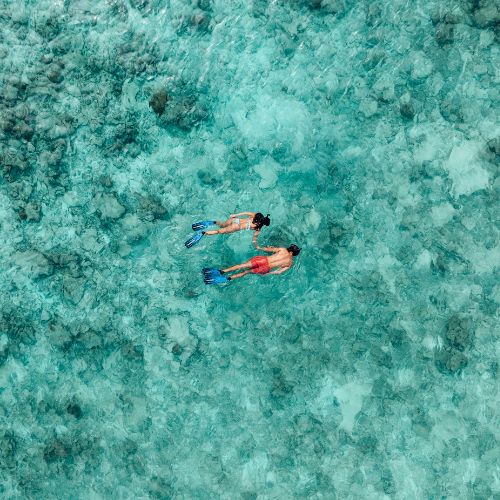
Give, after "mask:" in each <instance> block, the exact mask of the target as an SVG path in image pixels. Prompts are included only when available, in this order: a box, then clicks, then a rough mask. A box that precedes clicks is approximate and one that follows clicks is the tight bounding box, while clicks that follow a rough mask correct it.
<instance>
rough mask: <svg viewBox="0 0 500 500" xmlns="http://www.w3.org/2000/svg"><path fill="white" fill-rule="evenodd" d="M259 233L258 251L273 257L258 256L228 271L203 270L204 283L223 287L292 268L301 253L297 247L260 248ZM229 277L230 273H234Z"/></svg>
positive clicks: (255, 241)
mask: <svg viewBox="0 0 500 500" xmlns="http://www.w3.org/2000/svg"><path fill="white" fill-rule="evenodd" d="M257 235H258V232H257V233H255V234H254V237H253V244H254V246H255V248H256V249H257V250H264V252H268V253H270V254H272V255H257V256H256V257H252V258H251V259H250V260H247V261H246V262H244V263H243V264H237V265H236V266H231V267H228V268H227V269H217V268H205V269H203V274H204V281H205V283H206V284H207V285H221V284H223V283H227V282H228V281H232V280H235V279H237V278H242V277H243V276H246V275H247V274H250V273H252V274H281V273H284V272H285V271H288V269H290V268H291V267H292V264H293V257H296V256H297V255H299V253H300V248H299V247H298V246H297V245H290V246H289V247H288V248H285V247H260V246H259V245H258V244H257ZM235 271H240V272H237V273H235V274H231V276H227V274H228V273H234V272H235Z"/></svg>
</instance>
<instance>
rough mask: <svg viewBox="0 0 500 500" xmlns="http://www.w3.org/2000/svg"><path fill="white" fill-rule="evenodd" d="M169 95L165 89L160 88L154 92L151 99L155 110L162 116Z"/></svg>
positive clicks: (150, 103) (150, 102) (151, 104)
mask: <svg viewBox="0 0 500 500" xmlns="http://www.w3.org/2000/svg"><path fill="white" fill-rule="evenodd" d="M168 99H169V97H168V94H167V92H166V90H165V89H160V90H158V91H156V92H155V93H154V94H153V97H152V98H151V99H150V101H149V105H150V106H151V108H152V109H153V111H154V112H155V113H156V114H157V115H158V116H161V115H163V113H164V112H165V106H166V105H167V101H168Z"/></svg>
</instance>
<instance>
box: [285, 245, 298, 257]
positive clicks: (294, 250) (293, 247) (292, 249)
mask: <svg viewBox="0 0 500 500" xmlns="http://www.w3.org/2000/svg"><path fill="white" fill-rule="evenodd" d="M287 250H288V251H289V252H290V253H291V254H292V255H293V256H294V257H295V256H297V255H299V253H300V248H299V247H298V246H297V245H293V244H292V245H290V246H289V247H288V248H287Z"/></svg>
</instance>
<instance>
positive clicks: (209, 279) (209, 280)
mask: <svg viewBox="0 0 500 500" xmlns="http://www.w3.org/2000/svg"><path fill="white" fill-rule="evenodd" d="M230 279H231V278H229V277H227V276H222V275H220V274H219V275H218V276H205V277H204V278H203V281H204V282H205V285H222V284H224V283H228V282H229V280H230Z"/></svg>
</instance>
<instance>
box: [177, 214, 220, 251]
mask: <svg viewBox="0 0 500 500" xmlns="http://www.w3.org/2000/svg"><path fill="white" fill-rule="evenodd" d="M214 224H215V221H214V220H202V221H200V222H195V223H194V224H193V225H192V226H191V227H192V228H193V231H196V234H194V235H193V236H191V238H189V240H187V241H186V243H184V245H186V248H191V247H194V246H195V245H196V243H198V241H200V240H201V238H202V237H203V235H204V234H205V231H204V229H207V228H209V227H210V226H213V225H214Z"/></svg>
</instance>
